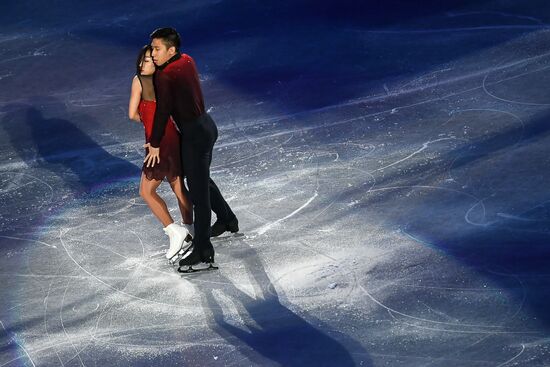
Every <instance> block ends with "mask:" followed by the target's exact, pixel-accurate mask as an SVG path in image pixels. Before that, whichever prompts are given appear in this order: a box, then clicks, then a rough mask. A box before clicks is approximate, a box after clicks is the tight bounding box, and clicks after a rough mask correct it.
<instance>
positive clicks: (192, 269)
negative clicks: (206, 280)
mask: <svg viewBox="0 0 550 367" xmlns="http://www.w3.org/2000/svg"><path fill="white" fill-rule="evenodd" d="M217 269H219V267H218V265H216V263H199V264H196V265H182V266H180V267H179V268H178V273H182V274H190V273H198V272H201V271H210V270H217Z"/></svg>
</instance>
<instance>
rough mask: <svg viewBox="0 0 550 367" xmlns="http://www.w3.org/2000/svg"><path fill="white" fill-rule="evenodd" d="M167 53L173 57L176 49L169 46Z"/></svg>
mask: <svg viewBox="0 0 550 367" xmlns="http://www.w3.org/2000/svg"><path fill="white" fill-rule="evenodd" d="M168 53H169V54H171V55H175V54H176V48H175V47H174V46H170V47H169V48H168Z"/></svg>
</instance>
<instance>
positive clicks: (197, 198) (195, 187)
mask: <svg viewBox="0 0 550 367" xmlns="http://www.w3.org/2000/svg"><path fill="white" fill-rule="evenodd" d="M150 38H151V46H152V48H153V51H152V54H151V55H152V57H153V61H154V63H155V65H157V71H156V72H155V74H154V79H153V81H154V85H155V93H156V98H157V109H156V112H155V119H154V123H153V132H152V134H151V139H150V143H149V144H148V147H149V154H148V155H147V156H146V157H145V162H146V164H147V165H152V166H154V165H155V164H156V163H158V162H160V157H159V148H158V147H159V144H160V140H161V138H162V136H163V134H164V129H165V126H166V122H167V121H168V118H169V117H170V116H172V118H173V120H174V121H175V122H176V125H177V126H178V129H179V131H180V134H181V161H182V164H183V170H184V174H185V175H186V177H187V185H188V186H189V193H190V196H191V201H192V202H193V205H194V214H195V218H194V220H195V237H194V238H193V251H192V252H191V254H190V255H189V256H188V257H186V258H184V259H182V260H181V261H180V266H181V267H184V271H186V270H193V269H192V268H191V266H192V265H196V264H198V263H200V262H203V263H207V264H212V263H213V262H214V248H213V246H212V243H211V242H210V236H211V235H212V236H219V235H220V234H222V233H224V232H225V231H230V232H237V231H238V230H239V224H238V220H237V217H236V216H235V214H234V213H233V211H232V210H231V208H230V207H229V205H228V204H227V202H226V201H225V200H224V198H223V196H222V194H221V193H220V190H219V189H218V187H217V186H216V184H215V183H214V181H212V179H211V178H210V163H211V161H212V150H213V147H214V143H215V142H216V139H217V138H218V129H217V127H216V124H215V122H214V120H213V119H212V118H211V117H210V115H208V114H207V113H206V112H205V109H204V100H203V95H202V90H201V87H200V82H199V76H198V73H197V68H196V66H195V62H194V60H193V59H192V58H191V57H190V56H188V55H186V54H180V52H179V47H180V43H181V41H180V36H179V34H178V33H177V32H176V30H175V29H173V28H159V29H157V30H155V31H154V32H153V33H151V35H150ZM211 210H213V211H214V213H216V216H217V221H216V223H215V224H214V225H213V226H212V228H210V221H211Z"/></svg>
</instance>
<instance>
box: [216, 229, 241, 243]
mask: <svg viewBox="0 0 550 367" xmlns="http://www.w3.org/2000/svg"><path fill="white" fill-rule="evenodd" d="M238 237H244V233H243V232H227V231H226V232H223V233H222V234H220V235H219V236H216V237H210V241H214V242H217V241H218V240H226V239H228V238H238Z"/></svg>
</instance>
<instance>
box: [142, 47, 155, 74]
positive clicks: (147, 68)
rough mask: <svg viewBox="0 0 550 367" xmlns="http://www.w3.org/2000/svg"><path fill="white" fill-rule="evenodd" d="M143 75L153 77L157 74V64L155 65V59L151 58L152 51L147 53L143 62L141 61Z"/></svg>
mask: <svg viewBox="0 0 550 367" xmlns="http://www.w3.org/2000/svg"><path fill="white" fill-rule="evenodd" d="M140 67H141V75H153V74H154V72H155V64H154V63H153V58H152V57H151V51H147V52H146V53H145V56H143V60H141V64H140Z"/></svg>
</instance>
